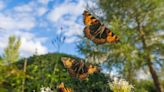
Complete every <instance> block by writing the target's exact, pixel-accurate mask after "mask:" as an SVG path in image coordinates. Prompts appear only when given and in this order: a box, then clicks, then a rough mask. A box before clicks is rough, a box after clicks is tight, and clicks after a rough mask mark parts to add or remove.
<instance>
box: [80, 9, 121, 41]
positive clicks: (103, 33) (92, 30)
mask: <svg viewBox="0 0 164 92" xmlns="http://www.w3.org/2000/svg"><path fill="white" fill-rule="evenodd" d="M83 18H84V19H83V22H84V24H85V28H84V35H85V37H87V38H88V39H90V40H92V41H93V42H94V43H95V44H104V43H115V42H118V41H119V38H118V36H116V35H115V34H114V33H113V32H112V31H111V30H110V29H109V28H107V27H106V26H105V25H104V24H102V23H101V22H100V21H99V20H98V19H96V18H95V17H94V16H92V15H91V14H90V13H89V12H88V11H86V10H85V11H84V12H83Z"/></svg>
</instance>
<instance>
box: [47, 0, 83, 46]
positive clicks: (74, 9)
mask: <svg viewBox="0 0 164 92" xmlns="http://www.w3.org/2000/svg"><path fill="white" fill-rule="evenodd" d="M84 5H85V1H84V0H79V1H78V2H77V3H75V2H71V1H70V0H65V2H64V3H62V4H60V5H58V6H54V9H53V10H52V11H51V12H50V13H49V15H48V19H49V20H50V21H52V22H54V23H55V26H57V27H61V26H62V27H64V28H63V30H59V31H62V32H64V35H65V36H66V37H67V38H68V39H67V40H66V42H68V43H70V42H75V41H79V39H78V38H77V37H74V36H75V35H82V33H83V32H82V30H83V25H82V24H81V23H82V22H81V23H77V20H78V19H79V18H81V17H82V13H83V11H84V9H85V7H84ZM65 16H67V17H65ZM81 21H82V20H81ZM71 37H72V38H71Z"/></svg>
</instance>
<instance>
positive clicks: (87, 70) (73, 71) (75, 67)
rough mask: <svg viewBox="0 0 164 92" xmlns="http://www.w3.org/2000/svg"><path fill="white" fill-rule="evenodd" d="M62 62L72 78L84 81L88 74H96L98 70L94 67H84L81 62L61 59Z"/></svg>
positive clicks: (65, 58)
mask: <svg viewBox="0 0 164 92" xmlns="http://www.w3.org/2000/svg"><path fill="white" fill-rule="evenodd" d="M61 60H62V62H63V64H64V66H65V68H67V70H68V72H69V74H70V75H71V76H72V77H75V78H78V79H80V80H85V79H86V78H87V77H88V76H89V75H90V74H93V73H95V72H98V71H99V69H98V67H97V66H94V65H91V64H89V65H86V64H85V63H84V62H83V61H77V60H75V59H71V58H67V57H62V59H61Z"/></svg>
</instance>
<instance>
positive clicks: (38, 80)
mask: <svg viewBox="0 0 164 92" xmlns="http://www.w3.org/2000/svg"><path fill="white" fill-rule="evenodd" d="M61 57H72V58H76V57H73V56H69V55H65V54H53V53H52V54H47V55H41V56H36V55H34V56H33V57H30V58H28V59H27V61H28V62H27V71H26V75H25V76H26V77H25V79H26V81H25V91H27V92H31V91H32V90H35V91H37V92H38V91H39V90H40V88H41V87H42V86H44V87H50V88H55V87H56V86H57V85H58V84H60V83H61V82H64V83H65V85H66V86H68V87H71V88H73V89H74V90H76V91H78V92H85V91H88V90H91V91H92V90H93V91H94V90H100V91H99V92H109V87H108V86H107V85H106V84H107V78H106V77H105V76H104V74H102V73H97V74H93V75H91V76H90V77H89V78H88V79H87V80H84V81H79V80H77V79H74V78H72V77H70V75H69V74H68V72H67V70H66V69H65V68H64V66H63V63H62V62H61ZM76 59H79V58H76ZM23 62H24V60H21V61H19V62H18V63H17V64H16V65H18V67H19V69H21V70H22V69H23ZM76 91H75V92H76ZM91 91H90V92H91ZM94 92H95V91H94Z"/></svg>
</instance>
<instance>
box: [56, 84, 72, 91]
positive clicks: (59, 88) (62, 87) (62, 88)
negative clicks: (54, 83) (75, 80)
mask: <svg viewBox="0 0 164 92" xmlns="http://www.w3.org/2000/svg"><path fill="white" fill-rule="evenodd" d="M57 89H58V92H73V90H72V89H71V88H65V86H64V83H63V82H62V83H61V84H60V85H59V86H58V87H57Z"/></svg>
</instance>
